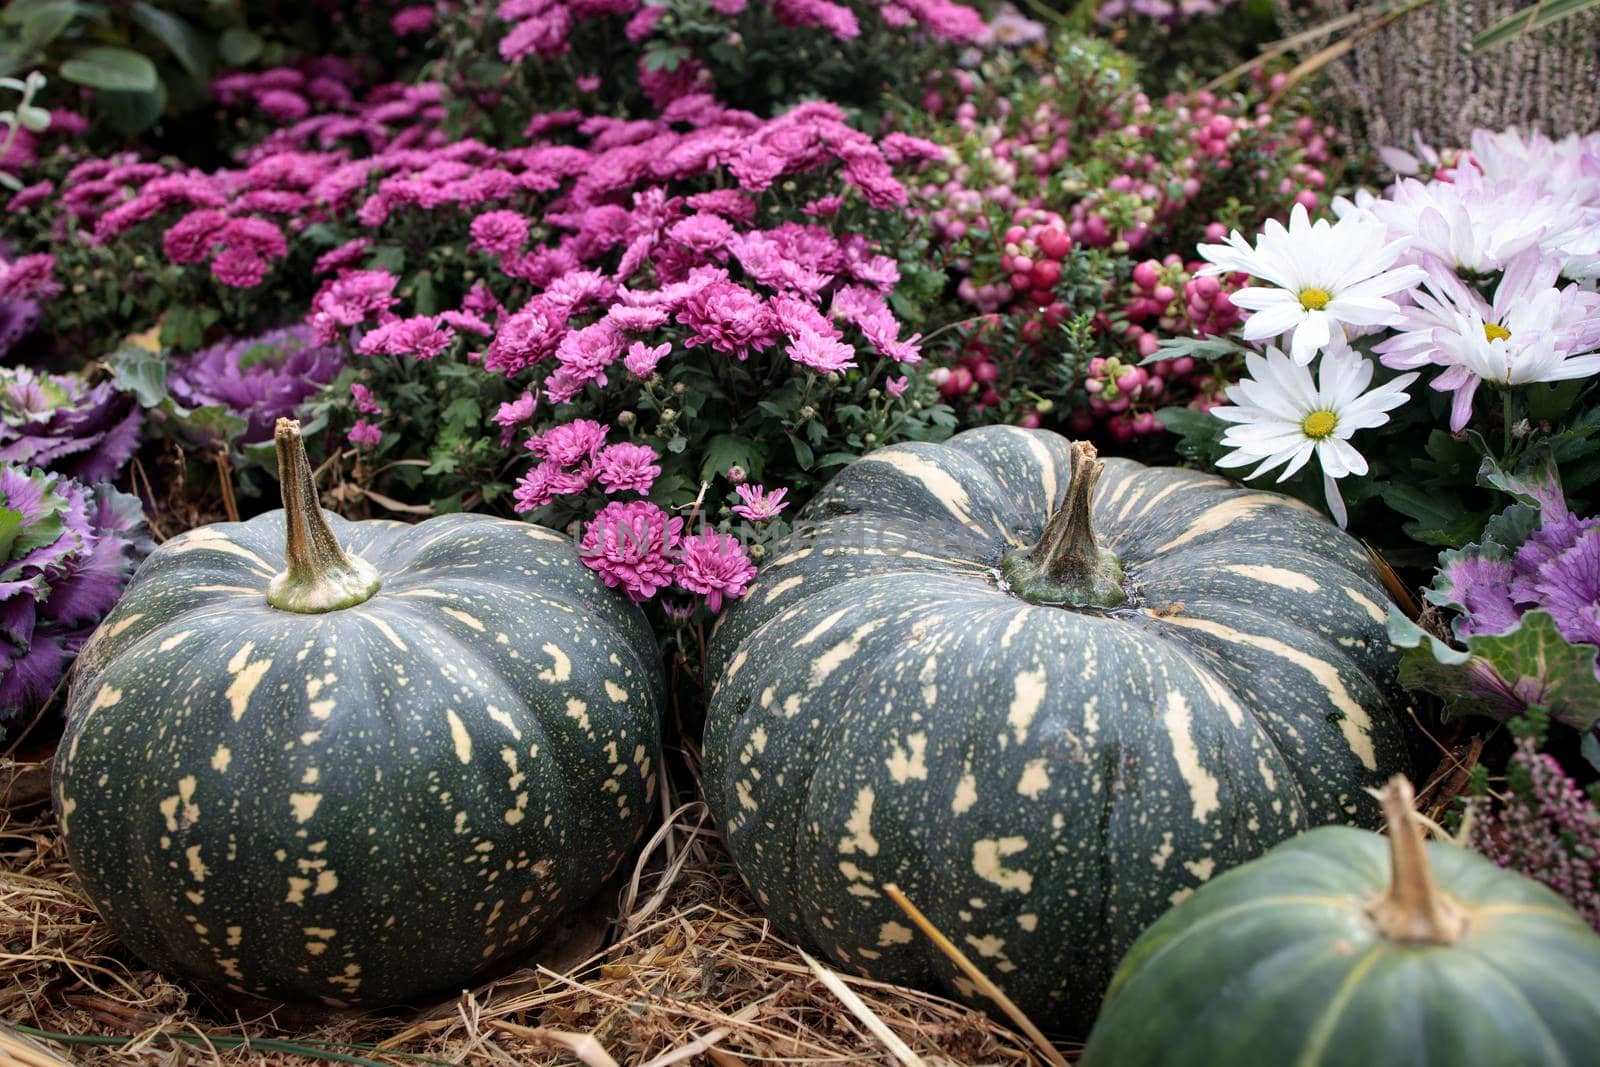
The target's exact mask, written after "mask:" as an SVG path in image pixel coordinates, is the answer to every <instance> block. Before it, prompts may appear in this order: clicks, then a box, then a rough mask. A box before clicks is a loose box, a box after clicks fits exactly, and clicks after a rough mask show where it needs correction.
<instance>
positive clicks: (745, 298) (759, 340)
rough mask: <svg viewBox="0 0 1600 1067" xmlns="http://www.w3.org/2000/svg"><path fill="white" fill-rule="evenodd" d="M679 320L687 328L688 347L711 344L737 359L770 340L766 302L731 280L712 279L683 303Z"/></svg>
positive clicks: (771, 322) (770, 326)
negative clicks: (715, 280)
mask: <svg viewBox="0 0 1600 1067" xmlns="http://www.w3.org/2000/svg"><path fill="white" fill-rule="evenodd" d="M677 318H678V322H680V323H682V324H683V325H684V326H687V327H689V336H688V338H687V339H685V341H684V342H683V343H684V345H685V346H686V347H688V348H694V347H695V346H697V345H710V346H711V347H712V348H714V349H716V350H717V351H718V352H726V353H727V354H728V355H730V356H737V357H738V358H739V359H741V360H743V359H747V358H749V355H750V353H751V352H752V351H755V352H760V351H762V350H763V349H766V348H769V347H771V345H772V342H773V328H774V323H773V319H772V312H771V311H770V310H768V308H767V305H766V302H765V301H763V300H762V299H761V298H760V297H759V296H757V295H756V294H755V293H752V292H751V291H750V290H748V289H746V288H744V287H743V286H739V285H735V284H734V283H732V282H712V283H711V284H710V285H707V286H706V287H705V288H703V289H701V290H700V291H699V292H697V293H695V294H694V295H693V296H690V297H689V298H688V299H687V300H685V301H684V302H683V308H682V310H680V311H679V312H678V316H677Z"/></svg>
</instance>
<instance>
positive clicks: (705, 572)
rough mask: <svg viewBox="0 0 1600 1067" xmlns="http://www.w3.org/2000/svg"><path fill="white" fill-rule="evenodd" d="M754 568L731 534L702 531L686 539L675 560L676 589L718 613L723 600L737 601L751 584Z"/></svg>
mask: <svg viewBox="0 0 1600 1067" xmlns="http://www.w3.org/2000/svg"><path fill="white" fill-rule="evenodd" d="M755 576H756V565H755V564H754V563H751V562H750V559H749V557H748V556H746V555H745V554H744V546H743V545H741V544H739V539H738V538H737V537H734V536H733V535H732V534H719V533H717V532H716V531H715V530H705V531H702V532H701V533H700V534H698V535H696V536H694V537H690V538H686V539H685V540H684V542H683V547H682V549H681V550H680V552H679V557H678V572H677V574H676V576H675V580H676V581H677V583H678V585H679V586H680V587H682V588H684V589H687V590H688V591H689V592H691V593H699V594H700V595H701V596H703V597H705V598H706V607H707V608H709V609H710V610H712V611H714V612H715V611H721V610H722V601H723V598H724V597H726V598H728V599H730V600H738V599H739V598H740V597H742V596H744V595H745V593H746V592H748V591H749V589H750V583H751V582H752V581H754V580H755Z"/></svg>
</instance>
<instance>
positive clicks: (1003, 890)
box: [705, 427, 1407, 1034]
mask: <svg viewBox="0 0 1600 1067" xmlns="http://www.w3.org/2000/svg"><path fill="white" fill-rule="evenodd" d="M1075 465H1077V466H1079V467H1080V468H1081V470H1080V473H1079V475H1078V477H1076V478H1075V477H1073V470H1074V467H1075ZM1097 472H1099V473H1098V474H1097ZM1097 477H1098V479H1099V480H1098V488H1096V478H1097ZM1091 496H1092V509H1091V507H1090V498H1091ZM1058 499H1059V500H1061V501H1062V504H1061V506H1060V507H1058V508H1056V509H1055V510H1054V512H1052V507H1053V506H1054V505H1055V502H1056V501H1057V500H1058ZM1091 515H1092V521H1091ZM1036 546H1037V547H1036ZM1074 605H1076V606H1074ZM1383 605H1384V593H1383V591H1382V588H1381V586H1380V585H1379V583H1378V581H1377V579H1376V577H1375V576H1374V574H1373V572H1372V570H1371V569H1370V567H1369V564H1368V562H1367V559H1366V556H1365V554H1364V552H1363V550H1362V548H1361V546H1360V545H1359V544H1357V543H1356V542H1355V541H1354V540H1353V539H1351V538H1350V537H1348V536H1346V535H1345V534H1344V533H1342V532H1341V531H1339V530H1338V529H1336V528H1334V527H1333V526H1332V525H1331V524H1330V523H1328V522H1327V521H1326V520H1324V519H1322V518H1321V517H1320V516H1318V515H1317V514H1316V513H1315V512H1313V511H1312V510H1311V509H1309V508H1307V507H1305V506H1303V505H1301V504H1299V503H1298V502H1296V501H1294V500H1291V499H1289V498H1287V497H1284V496H1280V495H1277V494H1273V493H1264V492H1256V491H1253V490H1250V489H1246V488H1243V487H1241V486H1239V485H1237V484H1235V483H1232V482H1228V481H1226V480H1224V479H1221V478H1217V477H1214V476H1211V475H1206V474H1200V473H1196V472H1193V471H1187V470H1179V469H1165V468H1147V467H1143V466H1141V465H1139V464H1137V463H1133V462H1130V461H1128V460H1121V459H1110V460H1107V461H1105V463H1104V465H1103V469H1102V467H1101V466H1100V465H1099V464H1098V463H1097V462H1095V461H1094V459H1093V451H1092V449H1089V448H1088V447H1087V446H1076V445H1075V446H1070V447H1069V444H1068V442H1067V441H1066V440H1065V439H1064V438H1062V437H1060V436H1058V435H1056V434H1053V433H1049V432H1044V431H1037V430H1021V429H1015V428H1010V427H990V428H984V429H977V430H969V431H967V432H965V433H962V434H958V435H957V436H955V437H954V438H952V439H951V440H950V441H949V442H947V443H945V444H942V445H934V444H923V443H912V444H903V445H896V446H894V447H891V448H885V449H881V450H879V451H877V452H873V453H871V454H869V455H867V456H865V457H864V458H862V459H861V460H859V461H857V462H856V463H854V464H852V465H851V466H850V467H848V468H846V469H845V470H844V471H843V472H841V473H840V474H839V475H838V476H837V477H836V478H835V479H834V480H833V481H832V482H831V483H830V484H829V485H828V486H827V487H826V488H825V489H824V490H823V492H822V493H821V494H820V495H819V496H818V497H817V498H816V499H815V500H814V501H813V502H812V503H811V504H810V505H808V506H807V508H806V509H805V510H804V511H802V512H801V514H800V517H799V519H798V520H797V532H796V535H795V537H794V538H793V540H792V541H791V542H790V543H788V544H787V545H782V546H779V548H778V549H777V550H776V551H775V552H774V553H773V558H772V560H771V562H770V563H768V564H767V566H766V567H765V568H764V569H763V571H762V573H761V575H760V578H759V580H758V581H757V583H756V584H755V586H754V588H753V589H752V590H751V591H750V593H749V595H748V596H747V597H746V598H745V599H744V600H743V601H741V602H740V603H739V604H738V606H737V607H735V608H734V609H732V610H731V611H730V612H729V613H728V614H727V616H726V618H725V619H724V620H723V621H722V623H721V626H720V628H719V629H718V631H717V632H716V634H715V637H714V639H713V642H712V648H711V656H710V664H709V669H710V671H711V677H713V678H716V679H718V680H717V683H716V688H715V691H714V693H713V695H712V699H711V703H710V708H709V711H708V717H707V725H706V734H705V787H706V792H707V799H708V801H709V803H710V804H711V807H712V810H713V811H714V813H715V814H716V816H717V818H718V820H719V821H720V823H721V825H722V828H723V833H724V836H725V838H726V840H727V843H728V846H729V848H730V849H731V851H732V854H733V858H734V860H735V862H736V863H737V865H738V867H739V869H740V871H741V872H742V873H743V875H744V877H745V879H746V881H747V882H748V883H749V884H750V886H751V887H752V889H753V890H754V891H755V893H756V895H757V896H758V897H759V899H760V900H761V902H762V903H763V905H764V906H765V907H766V908H767V909H768V911H769V912H770V914H771V915H772V916H773V918H774V919H775V920H776V921H777V922H778V923H779V924H780V925H781V926H782V927H784V928H785V929H786V930H788V931H790V932H791V933H792V934H794V935H795V936H798V937H799V938H801V939H802V940H804V941H806V942H808V943H811V944H814V945H817V946H820V947H821V948H822V949H824V950H825V951H826V952H827V953H828V954H830V955H831V956H832V957H833V958H834V959H835V960H837V961H839V962H840V963H842V964H844V965H846V966H850V967H854V968H856V969H858V970H860V971H862V972H864V973H867V974H870V975H872V976H874V977H877V978H882V979H886V980H891V981H898V982H905V983H910V984H914V985H919V986H924V987H934V988H947V989H952V990H954V991H956V992H958V993H960V994H963V995H966V996H968V997H971V996H972V995H973V994H974V990H973V989H972V987H971V986H970V984H969V983H967V982H966V980H965V979H963V978H961V977H960V975H959V973H958V972H956V971H955V970H954V968H953V967H951V966H950V965H949V964H948V963H947V962H946V961H945V960H944V958H943V957H942V956H940V955H939V953H938V952H937V951H936V950H935V949H934V948H933V946H932V945H930V944H929V943H927V942H926V941H923V940H921V939H919V938H916V937H914V936H913V935H912V932H911V930H910V928H909V927H908V925H907V924H906V922H905V920H904V916H902V915H901V913H900V912H899V911H898V909H897V908H896V907H895V906H894V905H893V904H892V903H891V902H890V901H889V900H888V899H887V898H886V897H885V896H884V895H883V894H882V892H881V887H882V886H883V885H884V884H885V883H891V882H892V883H897V884H898V885H899V887H900V888H901V889H902V890H904V891H905V892H906V893H907V895H908V896H909V897H910V899H911V901H912V902H913V903H915V904H917V905H919V906H920V907H921V908H922V909H924V910H925V911H926V912H927V913H928V915H929V916H930V917H931V918H932V919H933V921H934V922H935V924H936V925H937V926H939V927H940V928H941V929H942V930H943V931H944V932H945V933H946V934H948V935H949V936H950V937H951V938H952V939H953V940H954V941H955V942H956V943H957V944H958V945H959V946H961V947H962V948H963V949H964V950H965V951H967V952H968V953H969V954H970V955H971V956H972V957H973V958H974V960H975V961H976V962H977V963H978V964H979V965H981V966H983V967H984V968H985V969H986V970H987V972H988V973H989V974H990V975H991V976H992V977H993V978H994V979H995V980H996V981H997V982H998V983H999V984H1000V985H1001V987H1002V988H1004V989H1005V990H1006V992H1007V993H1008V994H1009V995H1010V996H1011V997H1012V998H1013V999H1014V1000H1016V1001H1018V1002H1019V1003H1020V1004H1021V1005H1022V1006H1023V1007H1024V1009H1025V1010H1027V1011H1028V1012H1029V1013H1030V1015H1032V1016H1033V1017H1034V1018H1035V1019H1036V1020H1038V1021H1039V1022H1040V1023H1041V1024H1047V1025H1049V1026H1052V1027H1055V1028H1057V1029H1061V1030H1065V1031H1069V1032H1074V1033H1080V1034H1081V1033H1083V1032H1086V1031H1087V1029H1088V1025H1089V1022H1090V1021H1091V1020H1092V1018H1093V1014H1094V1010H1095V1008H1096V1006H1097V1005H1098V1003H1099V1001H1100V997H1101V994H1102V993H1103V991H1104V989H1105V987H1106V983H1107V982H1108V981H1109V980H1110V977H1111V973H1112V969H1113V968H1114V966H1115V964H1116V961H1117V960H1118V959H1119V958H1120V957H1121V955H1122V953H1123V952H1125V951H1126V950H1127V948H1128V946H1129V945H1130V944H1132V942H1133V939H1134V938H1135V937H1136V936H1137V935H1138V934H1139V932H1140V931H1142V930H1143V929H1144V928H1145V927H1146V926H1148V925H1149V924H1150V923H1151V922H1153V921H1154V920H1155V919H1156V918H1157V917H1158V916H1159V915H1160V914H1161V913H1162V912H1163V911H1165V910H1166V909H1167V908H1168V907H1169V906H1171V905H1172V904H1173V903H1175V902H1177V901H1179V900H1182V899H1183V898H1184V897H1185V896H1187V895H1188V894H1189V893H1191V892H1193V891H1194V889H1195V888H1196V887H1198V886H1200V885H1201V884H1202V883H1204V882H1205V881H1206V880H1207V879H1208V878H1210V877H1211V876H1212V875H1213V874H1216V873H1220V872H1221V871H1223V870H1226V869H1228V868H1230V867H1232V866H1234V865H1236V864H1238V863H1240V862H1242V861H1244V860H1247V859H1250V858H1252V857H1254V856H1256V855H1258V854H1259V853H1261V852H1262V851H1263V850H1264V849H1266V848H1268V847H1270V846H1271V845H1273V844H1274V843H1276V842H1278V841H1281V840H1283V839H1284V838H1286V837H1288V836H1290V835H1292V834H1294V833H1296V832H1297V831H1299V830H1302V829H1305V828H1306V827H1308V826H1310V825H1313V824H1315V823H1320V822H1328V821H1341V822H1356V823H1371V822H1373V821H1375V819H1376V816H1377V809H1376V807H1375V805H1374V803H1373V802H1372V800H1371V798H1370V797H1369V796H1368V795H1367V794H1366V792H1365V789H1364V787H1366V786H1369V785H1372V784H1376V783H1379V782H1381V781H1383V780H1384V779H1385V778H1386V777H1387V776H1388V775H1390V774H1393V773H1395V772H1396V771H1398V770H1403V769H1404V768H1405V766H1406V764H1407V755H1406V747H1405V741H1404V737H1403V734H1402V729H1401V721H1400V719H1401V713H1402V709H1403V707H1404V705H1403V703H1402V701H1403V699H1404V697H1403V693H1402V691H1401V690H1399V688H1398V686H1397V685H1396V683H1395V680H1394V677H1393V673H1392V664H1393V658H1392V651H1391V648H1390V646H1389V643H1388V640H1387V638H1386V636H1385V631H1384V617H1385V615H1384V607H1383Z"/></svg>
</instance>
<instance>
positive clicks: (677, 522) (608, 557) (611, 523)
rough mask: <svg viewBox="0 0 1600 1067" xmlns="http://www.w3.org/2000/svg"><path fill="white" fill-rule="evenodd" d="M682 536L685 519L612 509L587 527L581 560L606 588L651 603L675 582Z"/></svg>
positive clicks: (629, 506) (645, 508)
mask: <svg viewBox="0 0 1600 1067" xmlns="http://www.w3.org/2000/svg"><path fill="white" fill-rule="evenodd" d="M682 533H683V520H682V519H679V518H670V519H669V518H668V517H667V513H666V512H664V511H662V510H661V509H660V508H658V507H656V505H654V504H651V503H648V502H646V501H643V500H635V501H630V502H628V503H626V504H624V503H621V502H617V503H612V504H607V505H606V506H605V507H603V508H601V509H600V511H599V513H597V514H596V515H595V517H594V518H592V519H590V520H589V522H588V524H587V525H586V526H585V527H584V532H583V541H582V543H581V544H580V545H579V546H578V555H579V556H580V557H581V558H582V559H583V563H584V566H586V567H588V568H589V569H590V570H592V571H594V572H595V573H597V574H599V575H600V578H601V580H602V581H604V582H605V583H606V585H608V586H610V587H611V588H613V589H616V588H621V589H622V591H623V592H624V593H626V594H627V595H628V598H629V599H630V600H633V601H636V602H637V601H642V600H648V599H650V598H651V597H653V596H655V595H656V592H657V591H658V590H660V589H662V588H663V587H665V586H667V585H670V584H671V583H672V576H673V565H672V556H673V554H674V552H675V551H676V550H677V548H678V542H679V539H680V537H681V535H682ZM751 572H752V573H754V568H751Z"/></svg>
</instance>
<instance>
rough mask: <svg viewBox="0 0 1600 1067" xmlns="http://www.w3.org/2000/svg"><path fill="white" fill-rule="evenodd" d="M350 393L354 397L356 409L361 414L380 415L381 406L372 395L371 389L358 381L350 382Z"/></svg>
mask: <svg viewBox="0 0 1600 1067" xmlns="http://www.w3.org/2000/svg"><path fill="white" fill-rule="evenodd" d="M350 395H351V397H353V398H354V399H355V402H356V410H357V411H359V412H361V414H363V415H382V414H383V407H382V405H380V404H379V403H378V401H377V399H376V398H375V397H374V396H373V395H372V390H371V389H368V388H367V387H366V386H364V385H362V384H361V383H360V382H351V383H350Z"/></svg>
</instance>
